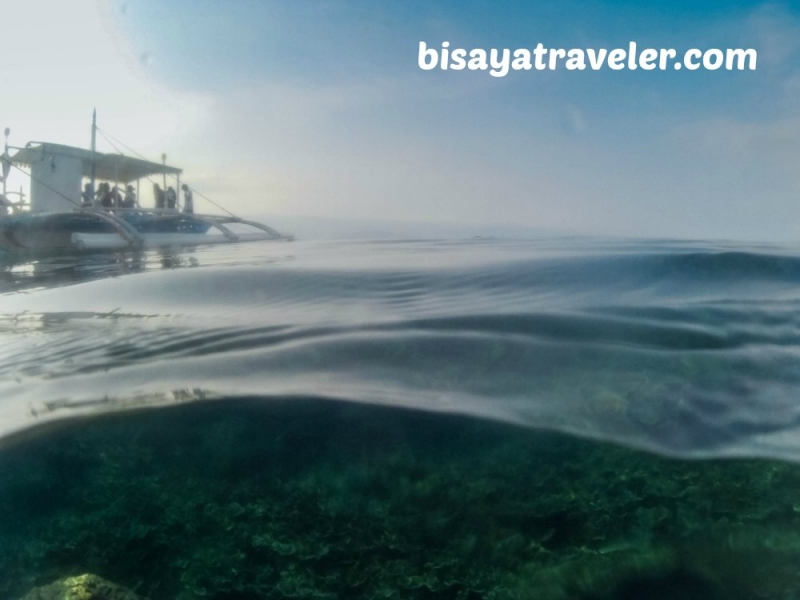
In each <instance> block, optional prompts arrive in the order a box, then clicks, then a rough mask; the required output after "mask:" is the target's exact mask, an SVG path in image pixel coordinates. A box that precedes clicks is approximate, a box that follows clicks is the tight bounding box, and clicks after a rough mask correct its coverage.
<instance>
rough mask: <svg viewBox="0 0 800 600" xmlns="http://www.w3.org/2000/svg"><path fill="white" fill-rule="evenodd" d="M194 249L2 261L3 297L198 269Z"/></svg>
mask: <svg viewBox="0 0 800 600" xmlns="http://www.w3.org/2000/svg"><path fill="white" fill-rule="evenodd" d="M193 252H194V251H193V250H192V249H183V250H174V251H168V250H159V251H137V250H131V251H126V252H106V253H87V254H81V255H72V256H47V257H41V258H36V259H27V260H13V259H11V258H3V259H0V294H1V293H7V292H10V291H22V290H35V289H46V288H52V287H57V286H63V285H71V284H75V283H81V282H85V281H91V280H94V279H103V278H107V277H120V276H122V275H130V274H133V273H142V272H144V271H149V270H153V269H156V268H159V267H160V268H163V269H179V268H184V267H196V266H199V264H200V262H199V261H198V260H197V257H195V256H194V255H193Z"/></svg>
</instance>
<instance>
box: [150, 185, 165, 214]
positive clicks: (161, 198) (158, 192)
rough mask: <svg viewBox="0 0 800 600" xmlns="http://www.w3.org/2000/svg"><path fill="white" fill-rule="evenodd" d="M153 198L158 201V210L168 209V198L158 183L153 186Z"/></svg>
mask: <svg viewBox="0 0 800 600" xmlns="http://www.w3.org/2000/svg"><path fill="white" fill-rule="evenodd" d="M153 196H155V199H156V208H166V206H167V198H166V195H165V194H164V190H162V189H161V186H159V185H158V184H157V183H154V184H153Z"/></svg>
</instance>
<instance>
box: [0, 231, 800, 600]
mask: <svg viewBox="0 0 800 600" xmlns="http://www.w3.org/2000/svg"><path fill="white" fill-rule="evenodd" d="M798 307H800V248H794V247H787V246H767V245H755V244H749V245H747V244H740V243H722V242H714V243H711V242H677V241H669V240H662V241H624V240H600V239H584V238H549V239H539V240H503V239H482V238H480V239H479V238H476V239H467V240H393V241H339V242H323V241H305V242H304V241H297V242H291V243H285V242H265V243H252V244H242V245H231V246H224V247H198V248H191V249H185V250H175V251H148V252H136V253H133V252H131V253H120V254H97V255H86V256H80V257H63V256H57V257H40V258H38V259H35V260H16V261H12V260H10V259H6V260H5V262H2V263H0V436H2V437H0V597H2V598H10V599H15V598H20V597H22V596H24V595H25V594H26V593H27V592H28V591H29V590H31V589H33V588H34V587H36V586H41V585H45V584H48V583H50V582H52V581H55V580H58V579H60V578H63V577H66V576H70V575H77V574H81V573H94V574H96V575H99V576H101V577H103V578H105V579H108V580H110V581H113V582H115V583H117V584H120V585H123V586H125V587H126V588H128V589H130V590H134V591H135V592H136V593H137V594H139V595H141V596H143V597H148V598H151V599H153V600H158V599H162V598H163V599H166V600H173V599H177V600H188V599H192V598H211V599H217V600H228V599H234V598H236V599H245V600H247V599H256V598H289V597H292V598H398V599H402V598H454V599H455V598H462V599H469V600H476V599H480V598H487V599H489V598H493V599H494V598H496V599H500V598H543V599H548V598H552V599H561V598H563V599H567V598H583V599H590V598H594V599H598V600H599V599H609V600H610V599H612V598H695V597H697V598H700V597H703V598H704V599H710V598H796V597H800V569H798V568H797V566H796V565H797V559H798V558H800V467H798V466H797V464H796V463H797V461H798V459H800V436H798V432H797V428H798V422H800V421H799V420H798V419H799V418H800V395H799V394H798V391H800V356H798V350H800V317H798V310H797V309H798Z"/></svg>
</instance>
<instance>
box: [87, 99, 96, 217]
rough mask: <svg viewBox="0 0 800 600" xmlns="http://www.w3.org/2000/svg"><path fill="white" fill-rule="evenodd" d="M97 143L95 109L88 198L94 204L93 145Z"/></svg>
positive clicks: (93, 111)
mask: <svg viewBox="0 0 800 600" xmlns="http://www.w3.org/2000/svg"><path fill="white" fill-rule="evenodd" d="M96 141H97V109H96V108H95V109H94V110H92V169H91V182H90V184H89V193H90V194H91V196H90V197H89V200H90V202H94V153H95V144H96Z"/></svg>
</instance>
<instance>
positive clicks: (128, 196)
mask: <svg viewBox="0 0 800 600" xmlns="http://www.w3.org/2000/svg"><path fill="white" fill-rule="evenodd" d="M122 208H136V192H134V191H133V186H132V185H128V186H127V187H126V188H125V197H124V198H123V199H122Z"/></svg>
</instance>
